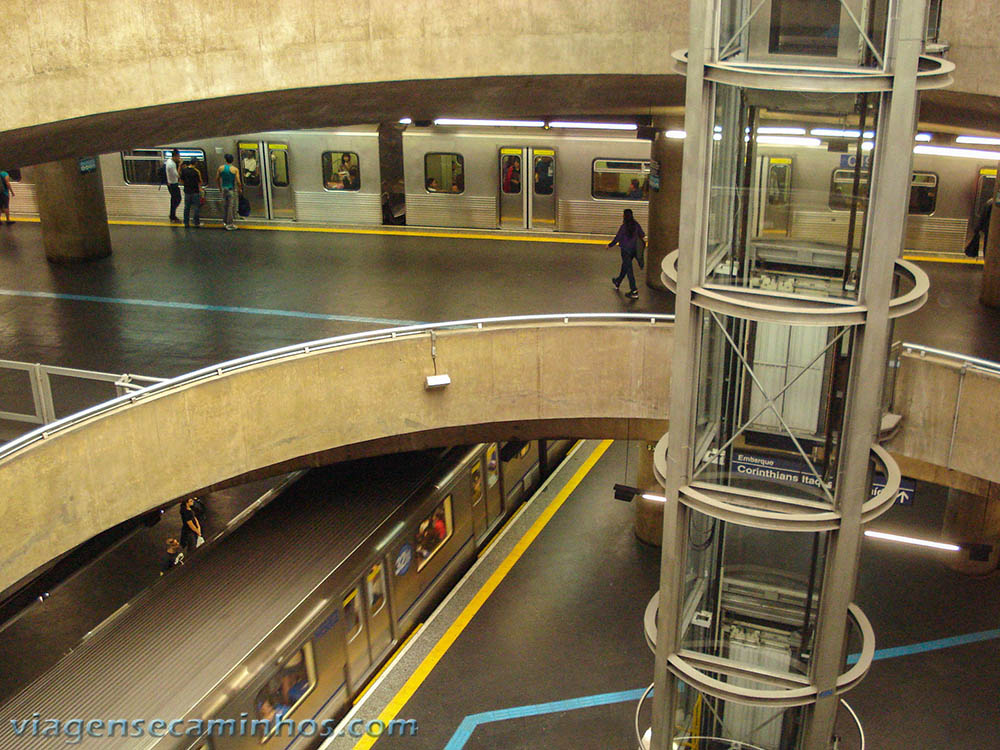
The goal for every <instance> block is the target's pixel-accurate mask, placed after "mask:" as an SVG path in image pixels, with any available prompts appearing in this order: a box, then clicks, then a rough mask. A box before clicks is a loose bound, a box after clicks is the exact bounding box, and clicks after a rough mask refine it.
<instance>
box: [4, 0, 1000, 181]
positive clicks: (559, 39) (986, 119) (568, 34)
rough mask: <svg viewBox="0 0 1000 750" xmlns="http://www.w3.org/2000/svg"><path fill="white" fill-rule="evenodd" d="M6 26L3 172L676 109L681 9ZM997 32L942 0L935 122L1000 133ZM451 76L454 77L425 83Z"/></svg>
mask: <svg viewBox="0 0 1000 750" xmlns="http://www.w3.org/2000/svg"><path fill="white" fill-rule="evenodd" d="M0 18H2V19H3V23H2V24H0V49H3V50H4V51H5V60H6V66H5V71H4V72H5V76H4V106H3V107H0V163H3V164H5V165H6V166H15V165H23V164H31V163H38V162H41V161H52V160H56V159H59V158H65V157H71V156H78V155H82V154H86V153H96V152H101V151H108V150H118V149H120V148H122V147H127V146H131V145H138V144H141V142H142V141H144V140H145V141H147V143H148V142H159V141H172V140H178V139H183V138H195V137H205V136H211V135H223V134H231V133H237V132H251V131H254V130H258V129H270V128H292V127H318V126H324V125H337V124H345V123H351V122H378V121H380V120H382V119H389V118H392V117H398V116H400V115H412V116H415V117H421V116H430V117H433V116H438V115H441V114H445V113H449V112H450V113H451V114H453V115H456V116H462V115H481V116H490V115H493V116H495V115H498V114H508V115H517V114H533V115H535V116H541V115H545V114H562V115H567V114H574V113H580V114H586V113H595V112H601V111H624V112H627V113H630V114H631V113H636V112H643V113H645V112H651V111H653V109H654V108H656V107H664V106H671V105H680V104H682V103H683V87H682V83H681V79H680V78H679V77H678V76H676V75H673V74H672V71H673V68H672V60H671V57H670V53H671V52H672V51H674V50H676V49H680V48H684V47H686V46H687V25H688V5H687V3H686V2H681V1H678V0H673V1H671V0H667V1H666V2H664V1H662V0H572V2H569V1H565V2H561V1H559V0H544V1H543V2H538V1H537V0H467V1H466V2H462V3H460V4H456V3H455V2H454V0H404V1H403V2H386V0H280V2H278V1H277V0H216V1H214V2H204V0H142V2H136V0H5V2H4V3H3V9H2V13H0ZM998 33H1000V19H998V14H997V13H995V12H993V11H992V10H991V9H990V4H989V3H985V2H982V1H981V0H950V1H949V2H946V3H945V5H944V18H943V22H942V34H941V36H942V38H943V39H947V40H948V41H950V42H951V43H952V45H953V52H952V53H951V57H952V58H953V59H955V61H956V62H958V64H959V67H958V70H957V72H956V74H955V85H954V86H953V87H952V89H951V90H950V91H949V92H947V93H945V94H943V95H942V94H941V92H931V93H928V94H926V95H925V96H924V102H925V103H926V104H927V107H928V108H927V111H928V113H933V117H935V118H943V119H936V120H933V121H934V122H955V119H956V118H965V119H966V120H967V121H968V122H969V126H970V127H971V126H976V127H983V128H989V127H991V126H992V127H994V128H995V127H996V121H995V119H994V120H993V121H992V122H991V117H994V116H995V115H996V112H997V106H996V102H995V101H994V100H993V99H992V97H997V96H1000V77H998V76H996V75H994V74H993V69H994V68H995V66H991V65H988V64H984V63H983V62H982V61H984V60H996V59H998V58H1000V54H998V53H1000V49H998V41H997V40H998ZM507 78H510V80H509V81H507V82H505V79H507ZM441 79H460V80H458V81H457V82H455V83H449V84H448V85H447V86H443V87H442V86H437V87H433V86H426V85H424V86H422V85H420V84H421V82H423V83H428V82H431V83H433V82H435V81H439V80H441ZM267 92H281V93H267ZM942 96H943V98H942ZM95 118H96V119H95ZM56 124H60V126H59V127H56V126H55V125H56Z"/></svg>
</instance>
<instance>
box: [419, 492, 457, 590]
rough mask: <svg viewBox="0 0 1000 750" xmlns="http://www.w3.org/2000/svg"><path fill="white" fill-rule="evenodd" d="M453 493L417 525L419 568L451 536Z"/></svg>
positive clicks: (428, 560)
mask: <svg viewBox="0 0 1000 750" xmlns="http://www.w3.org/2000/svg"><path fill="white" fill-rule="evenodd" d="M451 533H452V517H451V495H448V497H446V498H445V499H444V500H442V501H441V502H440V503H438V506H437V507H436V508H435V509H434V512H433V513H431V514H430V515H429V516H428V517H427V518H425V519H424V520H423V521H421V522H420V526H418V527H417V570H418V571H419V570H421V569H422V568H423V567H424V566H425V565H426V564H427V563H428V562H430V559H431V558H432V557H434V553H435V552H437V551H438V550H439V549H441V547H442V546H444V543H445V542H447V541H448V540H449V539H450V538H451Z"/></svg>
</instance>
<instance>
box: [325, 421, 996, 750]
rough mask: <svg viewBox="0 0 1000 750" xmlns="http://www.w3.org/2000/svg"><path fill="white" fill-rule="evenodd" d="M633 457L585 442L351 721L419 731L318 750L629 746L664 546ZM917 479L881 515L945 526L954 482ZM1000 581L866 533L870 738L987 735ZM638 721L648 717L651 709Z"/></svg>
mask: <svg viewBox="0 0 1000 750" xmlns="http://www.w3.org/2000/svg"><path fill="white" fill-rule="evenodd" d="M636 460H637V458H636V455H635V451H634V450H633V452H632V455H631V456H630V459H629V461H628V462H627V463H626V458H625V444H623V443H620V442H616V443H611V442H610V441H605V442H602V443H598V442H597V441H587V442H584V443H581V444H580V446H579V448H578V450H577V452H576V453H575V454H574V455H573V456H571V457H570V458H569V459H568V460H567V462H566V463H565V464H564V466H563V467H562V468H561V470H560V471H559V472H558V473H557V474H556V475H554V477H553V478H552V480H551V481H550V482H549V484H548V486H547V487H545V488H543V490H542V491H540V492H539V494H538V495H536V497H535V499H534V500H533V501H532V503H531V504H530V505H529V506H527V507H526V509H525V510H524V511H523V512H522V514H521V516H519V517H518V518H517V519H516V520H515V521H514V522H513V523H512V524H511V525H510V526H509V527H508V529H507V531H506V533H505V534H504V536H503V537H502V538H501V539H500V540H499V541H498V542H497V543H496V544H495V545H494V546H493V547H492V548H491V549H490V550H488V551H487V554H486V555H484V556H483V557H482V559H481V560H480V563H479V565H478V566H477V567H476V568H474V569H473V570H472V571H470V573H469V574H468V576H467V577H466V579H465V580H464V581H463V583H462V584H461V586H460V587H459V588H457V589H456V590H455V591H454V592H453V593H452V596H451V598H450V599H449V600H448V601H446V603H445V604H444V605H443V606H442V608H441V610H440V611H439V613H438V614H436V615H435V616H434V618H432V619H431V620H430V621H428V622H427V623H426V624H425V626H424V627H423V629H422V630H421V631H420V632H419V633H418V635H417V636H416V637H415V638H413V639H412V640H411V641H410V642H409V643H408V644H406V645H405V646H404V647H403V649H401V651H400V653H399V654H398V655H397V657H396V658H395V660H394V661H393V662H392V663H391V665H390V666H389V668H387V669H386V670H385V671H384V672H383V674H382V676H381V677H380V678H378V679H377V680H376V682H375V683H374V685H373V687H372V688H371V689H370V690H369V692H368V693H367V694H365V695H364V696H363V698H362V700H361V701H359V702H358V704H357V705H356V707H355V710H354V711H353V712H352V713H351V714H349V715H348V717H347V718H346V719H345V720H344V721H343V722H342V723H341V728H342V731H345V732H346V730H347V728H348V727H349V726H350V724H351V722H353V721H358V720H360V721H362V722H364V723H363V724H361V725H358V726H367V725H368V722H370V721H372V720H379V721H382V722H384V723H388V722H389V721H391V720H394V719H400V720H414V721H415V722H416V726H417V733H416V734H415V735H414V736H408V735H406V736H404V735H402V732H401V730H397V732H398V733H399V734H397V735H396V736H388V734H385V735H383V736H381V737H380V738H378V739H377V740H376V739H375V738H371V737H368V738H362V739H360V740H358V739H352V738H351V737H348V736H344V737H339V738H334V739H332V740H330V741H328V744H327V745H325V746H324V750H347V749H348V748H356V749H357V750H363V749H366V748H370V747H375V748H376V750H388V749H389V748H399V749H400V750H403V749H404V748H445V750H474V749H476V750H478V749H479V748H500V747H502V748H508V749H510V750H516V749H519V748H524V749H525V750H527V749H528V748H538V747H545V748H551V749H552V750H571V749H572V750H581V749H583V748H593V749H594V750H598V749H600V750H612V749H613V750H619V749H621V750H625V749H626V748H635V747H636V746H637V743H636V740H635V728H634V727H635V713H636V707H637V705H638V701H639V697H640V696H641V695H642V693H643V692H644V691H645V689H646V688H647V687H648V686H649V684H650V683H651V681H652V679H653V678H652V673H653V670H652V665H653V655H652V653H651V652H650V649H649V647H648V646H647V645H646V642H645V640H644V637H643V629H642V614H643V610H644V609H645V606H646V604H647V603H648V601H649V599H650V597H651V596H652V595H653V593H654V592H655V591H656V587H657V580H658V571H659V549H656V548H652V547H649V546H646V545H644V544H643V543H642V542H640V541H638V540H637V539H636V538H635V536H634V534H633V532H632V508H631V506H630V505H627V504H624V503H621V502H618V501H616V500H615V499H614V498H613V495H612V485H613V484H614V483H615V482H627V481H628V479H629V478H630V477H634V474H631V473H630V472H634V470H635V465H636ZM917 494H918V499H917V501H916V502H915V503H914V505H913V506H910V507H905V506H896V507H895V508H894V509H893V510H891V511H890V512H889V513H888V514H887V515H886V516H885V517H883V518H882V519H880V520H879V521H878V522H877V523H876V524H875V527H876V528H881V529H885V528H892V529H893V530H897V531H899V530H902V531H903V533H908V534H911V535H913V536H918V537H928V536H933V535H934V534H936V533H937V532H938V531H939V530H940V527H941V516H942V514H943V509H944V499H945V497H944V494H945V493H944V490H942V489H940V488H937V487H934V486H932V485H925V484H921V485H920V486H919V487H918V491H917ZM759 553H760V555H762V556H766V555H767V554H768V550H767V549H760V550H759ZM998 595H1000V578H998V577H997V576H992V577H989V578H981V579H976V578H969V577H967V576H963V575H961V574H959V573H956V572H954V571H951V570H950V569H948V568H947V567H946V565H945V563H944V561H943V559H942V558H941V557H939V556H938V553H935V552H934V551H931V550H923V551H922V550H919V549H915V548H913V547H907V546H903V545H891V544H887V543H885V542H880V541H878V540H872V539H868V540H866V542H865V546H864V552H863V559H862V566H861V576H860V579H859V584H858V590H857V595H856V597H855V601H856V603H857V604H858V605H859V606H860V607H861V608H862V609H863V610H864V611H865V613H866V614H867V615H868V616H869V617H870V619H871V621H872V624H873V626H874V628H875V633H876V648H877V651H876V655H875V662H874V665H873V666H872V669H871V671H870V672H869V675H868V677H867V678H866V679H865V680H864V681H863V682H862V683H861V685H860V686H859V687H858V688H856V689H855V690H853V691H851V692H849V693H847V694H846V695H845V696H844V698H845V699H846V700H847V701H848V702H849V704H850V705H851V707H852V708H853V709H854V710H855V711H856V712H857V714H858V716H859V717H860V720H861V723H862V726H863V728H864V732H865V738H866V739H865V742H866V744H865V747H867V748H878V749H879V750H904V749H906V750H909V749H910V748H928V749H930V748H946V747H947V748H966V747H968V748H973V747H991V746H993V744H994V743H995V731H994V727H995V726H996V724H997V722H998V721H1000V707H998V705H997V703H996V700H995V696H996V695H997V692H998V690H1000V659H998V658H997V657H998V655H1000V627H998V626H1000V596H998ZM640 720H641V721H645V722H646V724H645V726H648V722H649V713H648V706H647V707H646V710H644V712H643V713H642V714H641V716H640ZM376 731H377V730H376ZM838 731H840V732H842V744H841V746H840V747H841V749H842V750H856V749H857V748H860V747H861V744H860V742H859V737H858V734H857V730H856V729H855V728H854V727H853V725H851V724H850V723H848V722H847V721H845V722H843V723H842V725H840V724H839V725H838ZM991 738H994V739H991Z"/></svg>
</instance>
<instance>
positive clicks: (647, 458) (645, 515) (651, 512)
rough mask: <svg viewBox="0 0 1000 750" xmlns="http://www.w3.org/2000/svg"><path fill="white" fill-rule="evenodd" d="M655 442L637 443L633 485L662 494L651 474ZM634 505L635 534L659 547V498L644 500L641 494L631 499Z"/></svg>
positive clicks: (661, 534)
mask: <svg viewBox="0 0 1000 750" xmlns="http://www.w3.org/2000/svg"><path fill="white" fill-rule="evenodd" d="M654 448H656V443H647V442H645V441H641V442H640V443H639V468H638V471H637V476H636V480H635V486H636V487H638V488H639V489H640V490H643V491H644V492H649V493H650V494H654V495H659V496H662V495H663V487H661V486H660V483H659V482H657V481H656V476H655V475H654V474H653V449H654ZM632 504H633V505H634V506H635V535H636V536H637V537H639V539H641V540H642V541H644V542H646V544H652V545H654V546H656V547H659V546H660V544H661V542H662V541H663V505H664V503H663V502H662V501H660V500H646V499H644V498H643V497H642V496H641V495H640V496H639V497H637V498H635V500H633V501H632Z"/></svg>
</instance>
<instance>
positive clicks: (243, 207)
mask: <svg viewBox="0 0 1000 750" xmlns="http://www.w3.org/2000/svg"><path fill="white" fill-rule="evenodd" d="M236 213H238V214H239V215H240V216H242V217H243V218H244V219H245V218H246V217H248V216H249V215H250V201H248V200H247V198H246V196H245V195H241V196H240V200H239V203H237V204H236Z"/></svg>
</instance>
